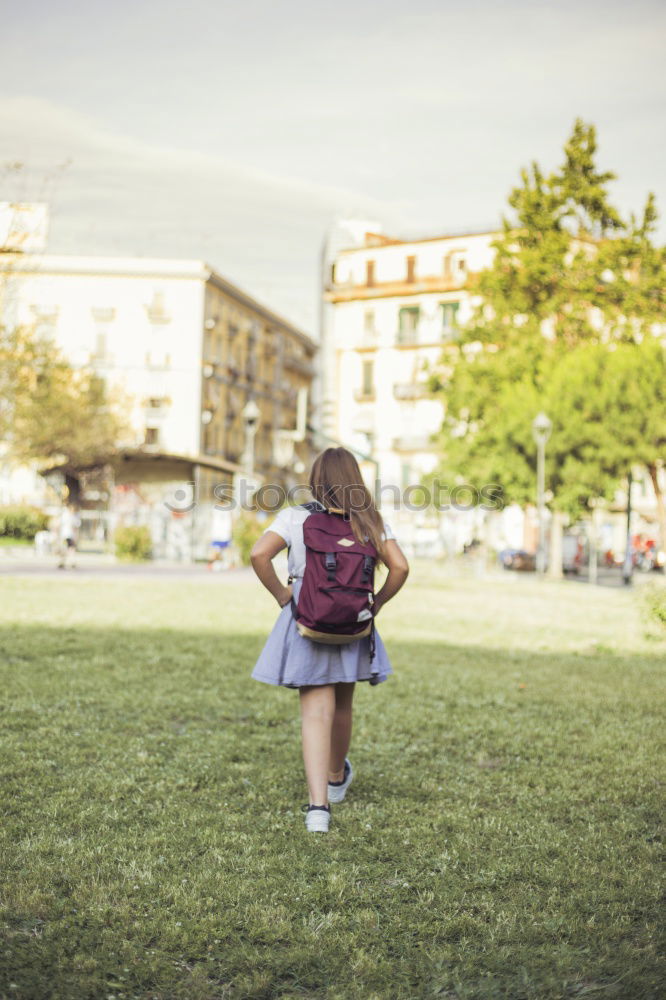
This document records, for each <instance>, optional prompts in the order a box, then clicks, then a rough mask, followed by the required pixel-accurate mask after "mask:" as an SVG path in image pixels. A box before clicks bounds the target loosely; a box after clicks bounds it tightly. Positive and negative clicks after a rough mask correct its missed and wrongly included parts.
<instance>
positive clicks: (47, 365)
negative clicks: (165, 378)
mask: <svg viewBox="0 0 666 1000" xmlns="http://www.w3.org/2000/svg"><path fill="white" fill-rule="evenodd" d="M121 405H122V401H121V400H120V398H119V397H118V396H117V395H115V396H111V395H110V394H109V393H108V391H107V389H106V385H105V383H104V381H103V380H102V379H101V378H100V377H99V376H98V375H96V374H95V373H94V372H92V371H89V370H87V369H79V370H75V369H73V368H72V367H71V366H70V365H69V364H68V362H67V361H66V359H65V358H64V357H63V355H62V353H61V352H60V350H59V349H58V347H57V346H56V345H55V344H54V343H53V341H52V340H50V339H48V338H44V337H40V336H38V335H36V334H35V333H34V331H32V330H29V329H26V328H15V329H4V330H2V329H0V436H1V437H2V439H3V440H5V441H6V443H7V445H8V448H9V451H10V453H11V455H12V456H13V457H14V458H16V459H17V460H19V461H34V460H37V461H40V462H43V463H46V462H56V461H57V462H58V463H59V464H63V465H66V466H68V467H69V468H70V469H71V470H73V471H74V470H76V469H78V468H82V467H85V466H89V465H93V464H95V463H96V462H103V461H106V460H108V458H109V457H110V456H111V455H112V454H113V453H114V451H115V450H116V446H117V442H118V440H119V438H120V437H121V436H122V434H123V431H124V421H123V419H122V417H121V412H120V411H121Z"/></svg>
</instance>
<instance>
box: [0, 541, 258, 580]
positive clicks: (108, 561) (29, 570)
mask: <svg viewBox="0 0 666 1000" xmlns="http://www.w3.org/2000/svg"><path fill="white" fill-rule="evenodd" d="M251 572H252V570H251V569H250V568H249V567H248V566H240V567H238V568H236V569H228V570H218V571H211V570H209V569H208V568H207V566H206V563H189V562H169V561H167V560H159V561H157V562H141V563H132V562H120V561H118V560H117V559H116V558H115V556H112V555H109V554H106V553H101V552H77V554H76V568H75V569H70V568H68V569H65V570H63V569H58V556H56V555H38V554H37V553H36V552H35V551H34V549H30V548H28V547H26V546H16V547H15V548H4V549H2V550H1V551H0V576H53V577H58V578H64V577H72V576H95V577H98V576H114V577H123V576H132V577H136V576H147V577H150V576H156V577H179V576H180V577H188V578H197V579H203V580H232V579H233V580H237V579H238V577H239V575H240V576H242V577H245V576H248V575H249V574H250V573H251Z"/></svg>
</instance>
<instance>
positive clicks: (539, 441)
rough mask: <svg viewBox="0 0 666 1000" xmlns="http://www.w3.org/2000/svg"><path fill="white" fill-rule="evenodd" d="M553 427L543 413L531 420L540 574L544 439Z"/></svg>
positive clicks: (543, 554)
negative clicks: (534, 453)
mask: <svg viewBox="0 0 666 1000" xmlns="http://www.w3.org/2000/svg"><path fill="white" fill-rule="evenodd" d="M552 429H553V425H552V423H551V421H550V420H549V419H548V417H547V416H546V414H545V413H537V415H536V417H535V418H534V420H533V421H532V437H533V438H534V440H535V441H536V446H537V518H538V522H539V546H538V548H537V557H536V569H537V573H541V574H542V575H543V574H544V573H545V572H546V519H545V503H544V493H545V491H546V441H547V440H548V438H549V437H550V432H551V431H552Z"/></svg>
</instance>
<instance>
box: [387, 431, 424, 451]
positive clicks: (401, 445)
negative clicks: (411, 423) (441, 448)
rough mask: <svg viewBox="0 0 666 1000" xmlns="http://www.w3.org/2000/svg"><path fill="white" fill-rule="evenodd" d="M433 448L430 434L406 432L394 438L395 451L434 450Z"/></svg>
mask: <svg viewBox="0 0 666 1000" xmlns="http://www.w3.org/2000/svg"><path fill="white" fill-rule="evenodd" d="M433 448H434V444H433V442H432V441H431V440H430V435H429V434H404V435H402V436H401V437H396V438H393V449H394V451H432V449H433Z"/></svg>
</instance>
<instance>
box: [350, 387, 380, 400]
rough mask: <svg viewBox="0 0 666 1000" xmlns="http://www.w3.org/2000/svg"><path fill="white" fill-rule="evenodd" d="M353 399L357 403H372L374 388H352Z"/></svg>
mask: <svg viewBox="0 0 666 1000" xmlns="http://www.w3.org/2000/svg"><path fill="white" fill-rule="evenodd" d="M354 399H355V400H356V402H357V403H374V401H375V390H374V389H354Z"/></svg>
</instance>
